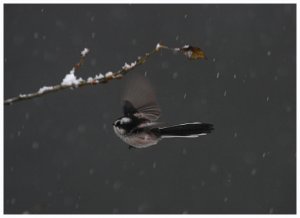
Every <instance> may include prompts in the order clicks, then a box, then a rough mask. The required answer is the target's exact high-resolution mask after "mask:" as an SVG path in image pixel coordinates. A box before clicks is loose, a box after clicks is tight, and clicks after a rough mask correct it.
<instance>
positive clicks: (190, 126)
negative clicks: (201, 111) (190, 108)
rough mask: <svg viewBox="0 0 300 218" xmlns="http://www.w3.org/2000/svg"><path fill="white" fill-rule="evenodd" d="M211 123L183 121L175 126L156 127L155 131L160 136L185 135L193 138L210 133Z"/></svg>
mask: <svg viewBox="0 0 300 218" xmlns="http://www.w3.org/2000/svg"><path fill="white" fill-rule="evenodd" d="M213 129H214V128H213V125H212V124H209V123H200V122H196V123H185V124H180V125H176V126H170V127H164V128H158V129H157V131H158V133H159V135H160V136H161V137H162V138H173V137H187V138H195V137H198V136H200V135H206V134H208V133H211V131H212V130H213Z"/></svg>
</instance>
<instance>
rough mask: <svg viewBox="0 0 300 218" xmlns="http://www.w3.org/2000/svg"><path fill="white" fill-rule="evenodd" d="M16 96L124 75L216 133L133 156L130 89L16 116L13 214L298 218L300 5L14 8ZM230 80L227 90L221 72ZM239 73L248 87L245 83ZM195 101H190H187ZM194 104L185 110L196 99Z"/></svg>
mask: <svg viewBox="0 0 300 218" xmlns="http://www.w3.org/2000/svg"><path fill="white" fill-rule="evenodd" d="M4 12H5V14H4V49H5V50H4V57H5V60H4V61H5V68H4V72H5V74H4V97H5V98H8V97H13V96H15V95H18V94H20V93H27V92H32V91H36V90H37V89H38V88H40V87H42V86H44V85H54V84H58V83H60V82H61V80H62V79H63V77H64V75H65V74H66V73H68V72H69V70H70V69H71V67H72V65H73V64H74V63H76V62H77V61H78V58H79V54H80V51H81V50H82V49H83V48H84V47H88V48H90V49H91V52H90V54H89V56H88V58H87V61H86V63H85V65H84V66H83V67H82V69H81V70H80V72H78V73H77V75H78V76H80V77H83V78H87V77H88V76H93V75H95V74H96V73H100V72H102V73H105V72H107V71H110V70H113V71H114V70H118V69H120V67H121V66H123V64H124V63H125V62H130V63H131V62H132V61H134V60H135V58H136V57H137V56H139V55H142V54H144V53H145V52H147V51H150V50H151V49H153V48H154V47H155V45H156V43H157V42H159V41H162V42H163V43H165V44H167V45H169V46H174V47H176V46H183V45H185V44H191V45H194V46H199V47H201V48H202V49H203V50H204V51H205V52H206V54H207V56H208V57H209V60H208V61H188V60H186V58H185V57H183V56H182V55H173V54H172V53H171V52H168V51H162V53H161V55H157V56H155V57H153V58H151V59H149V61H148V62H147V63H146V64H145V65H143V66H141V67H139V68H137V69H136V70H135V72H132V73H131V75H132V76H134V75H136V74H144V72H145V71H146V72H147V78H148V79H149V80H150V82H151V83H152V85H153V87H154V88H155V90H156V93H157V95H158V101H159V103H160V105H161V108H162V117H161V120H162V121H164V122H166V123H169V124H176V123H184V122H193V121H203V122H209V123H213V124H214V125H215V131H214V132H213V133H212V134H211V135H209V136H205V137H200V138H197V139H169V140H163V141H161V142H160V143H159V144H158V145H155V146H152V147H150V148H147V149H140V150H134V151H132V150H128V149H127V145H126V144H124V143H123V142H122V141H121V140H120V139H119V138H117V137H116V136H115V134H114V132H113V130H112V122H113V121H114V120H115V119H116V118H118V117H119V116H121V106H120V96H121V92H122V88H123V85H124V84H125V81H126V80H118V81H112V82H111V83H109V84H106V85H99V86H94V87H88V88H83V89H80V90H78V89H77V90H73V91H71V90H66V91H63V92H59V93H54V94H51V95H47V96H44V97H42V98H38V99H34V100H29V101H25V102H20V103H16V104H15V105H12V106H5V108H4V212H5V213H295V212H296V8H295V5H4ZM218 72H219V78H217V74H218ZM234 75H236V78H234ZM185 95H186V96H185ZM184 96H185V98H184Z"/></svg>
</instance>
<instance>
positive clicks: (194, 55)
mask: <svg viewBox="0 0 300 218" xmlns="http://www.w3.org/2000/svg"><path fill="white" fill-rule="evenodd" d="M180 51H182V52H183V54H184V55H185V56H186V57H187V58H188V59H190V60H203V59H205V60H207V57H206V55H205V53H204V51H203V50H202V49H200V48H198V47H194V46H190V45H185V46H183V47H182V48H180Z"/></svg>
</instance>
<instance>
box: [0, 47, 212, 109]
mask: <svg viewBox="0 0 300 218" xmlns="http://www.w3.org/2000/svg"><path fill="white" fill-rule="evenodd" d="M161 49H166V50H171V51H173V52H182V53H183V54H184V55H185V56H186V57H187V58H188V59H191V60H196V59H198V60H201V59H206V56H205V55H204V52H203V51H202V50H201V49H200V48H196V47H192V46H188V45H185V46H183V47H182V48H169V47H168V46H165V45H161V44H160V43H158V44H157V45H156V47H155V49H153V50H152V51H150V52H147V53H145V54H144V55H143V56H141V57H138V58H137V60H136V61H134V62H133V63H131V64H127V63H125V65H124V66H123V67H122V68H121V69H120V70H118V71H116V72H107V73H106V74H105V75H102V74H99V75H95V77H93V78H92V77H89V78H88V79H86V80H84V79H82V78H79V79H77V78H76V76H75V71H76V70H78V69H79V68H80V67H81V66H82V65H83V63H84V60H85V57H86V55H87V54H88V52H89V49H87V48H85V49H84V50H83V51H82V52H81V57H80V60H79V62H78V63H77V64H75V65H74V66H73V68H72V70H71V71H70V73H69V74H67V75H66V76H65V78H64V79H63V81H62V83H61V84H58V85H54V86H44V87H42V88H40V89H39V90H38V91H37V92H33V93H29V94H20V95H19V96H16V97H13V98H9V99H6V100H5V101H4V105H12V104H13V103H14V102H19V101H23V100H29V99H32V98H37V97H40V96H43V95H46V94H49V93H53V92H57V91H61V90H64V89H73V88H78V87H84V86H92V85H97V84H103V83H107V82H109V81H111V80H114V79H121V78H122V77H123V76H124V75H125V74H127V73H128V72H130V71H132V70H134V69H135V68H136V67H137V66H139V65H142V64H144V63H145V62H146V60H147V59H148V58H150V57H151V56H152V55H154V54H155V53H157V52H159V51H160V50H161ZM199 53H201V55H199ZM202 53H203V54H202Z"/></svg>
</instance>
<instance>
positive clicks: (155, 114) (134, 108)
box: [113, 77, 214, 149]
mask: <svg viewBox="0 0 300 218" xmlns="http://www.w3.org/2000/svg"><path fill="white" fill-rule="evenodd" d="M122 102H123V114H124V115H123V116H122V117H120V118H119V119H117V120H116V121H115V122H114V123H113V129H114V132H115V133H116V135H117V136H118V137H119V138H121V139H122V140H123V141H124V142H125V143H127V144H128V145H129V148H130V149H131V148H146V147H149V146H152V145H155V144H157V143H158V142H159V141H160V140H161V139H164V138H175V137H180V138H196V137H199V136H201V135H207V134H208V133H211V131H212V130H213V129H214V128H213V125H212V124H209V123H202V122H192V123H184V124H178V125H172V126H163V125H162V123H160V122H157V120H158V118H159V116H160V112H161V110H160V107H159V105H158V103H157V101H156V98H155V94H154V91H153V89H152V87H151V86H150V84H149V82H148V81H147V80H146V79H145V78H142V77H135V78H134V79H131V80H130V81H129V82H128V83H127V87H126V88H125V92H124V94H123V97H122Z"/></svg>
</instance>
